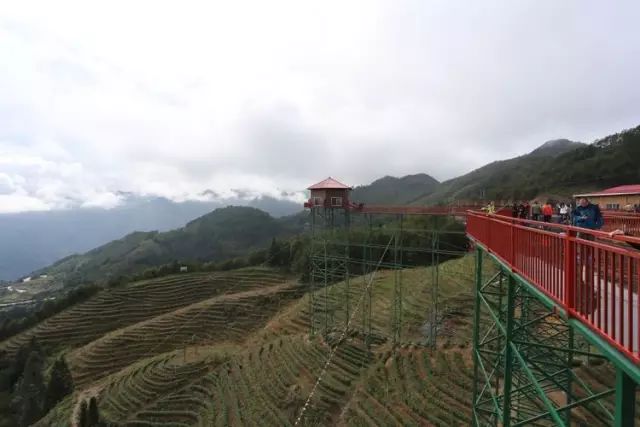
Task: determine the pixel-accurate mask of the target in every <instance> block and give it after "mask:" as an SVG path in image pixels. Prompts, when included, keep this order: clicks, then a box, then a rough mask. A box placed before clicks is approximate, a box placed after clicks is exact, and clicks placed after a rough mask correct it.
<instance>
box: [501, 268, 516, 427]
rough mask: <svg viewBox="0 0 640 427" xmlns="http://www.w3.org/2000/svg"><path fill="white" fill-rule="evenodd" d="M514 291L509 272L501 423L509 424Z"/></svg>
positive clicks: (507, 425) (507, 426)
mask: <svg viewBox="0 0 640 427" xmlns="http://www.w3.org/2000/svg"><path fill="white" fill-rule="evenodd" d="M515 293H516V281H515V279H514V277H513V275H511V274H509V278H508V280H507V313H506V318H507V319H506V321H507V327H506V334H505V335H506V336H505V342H504V345H505V356H504V358H505V361H504V363H505V367H504V384H503V387H504V411H503V413H502V425H503V426H504V427H509V426H510V425H511V385H512V381H513V346H512V345H511V344H512V342H513V324H514V321H515V319H514V313H515Z"/></svg>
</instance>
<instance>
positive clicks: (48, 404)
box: [45, 357, 73, 411]
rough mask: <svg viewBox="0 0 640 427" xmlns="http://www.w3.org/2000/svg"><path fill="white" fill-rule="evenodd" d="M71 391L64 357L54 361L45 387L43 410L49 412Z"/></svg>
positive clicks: (71, 385)
mask: <svg viewBox="0 0 640 427" xmlns="http://www.w3.org/2000/svg"><path fill="white" fill-rule="evenodd" d="M72 391H73V378H72V377H71V371H69V367H68V366H67V362H66V361H65V359H64V357H61V358H60V359H58V360H56V361H55V363H54V364H53V367H52V368H51V377H50V379H49V385H48V386H47V394H46V399H45V408H46V410H47V411H49V410H50V409H51V408H53V407H54V406H56V404H57V403H58V402H60V401H61V400H62V399H63V398H64V397H65V396H67V395H68V394H70V393H71V392H72Z"/></svg>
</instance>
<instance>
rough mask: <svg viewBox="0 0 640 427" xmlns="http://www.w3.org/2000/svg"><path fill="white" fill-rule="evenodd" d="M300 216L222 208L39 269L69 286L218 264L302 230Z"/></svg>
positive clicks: (136, 233)
mask: <svg viewBox="0 0 640 427" xmlns="http://www.w3.org/2000/svg"><path fill="white" fill-rule="evenodd" d="M301 229H302V222H301V221H299V219H298V218H297V217H284V218H279V219H275V218H273V217H271V216H270V215H269V214H267V213H266V212H263V211H261V210H259V209H255V208H250V207H239V206H229V207H226V208H220V209H216V210H214V211H213V212H211V213H208V214H206V215H204V216H201V217H200V218H197V219H195V220H193V221H191V222H189V223H188V224H187V225H186V226H184V227H183V228H179V229H176V230H172V231H167V232H156V231H153V232H135V233H131V234H129V235H127V236H125V237H123V238H122V239H119V240H114V241H113V242H110V243H107V244H106V245H103V246H100V247H98V248H96V249H93V250H91V251H89V252H87V253H85V254H82V255H74V256H71V257H67V258H65V259H62V260H60V261H58V262H57V263H55V264H53V265H52V266H50V267H47V268H45V269H43V270H40V271H38V272H36V274H41V273H46V274H48V275H50V276H54V277H55V278H56V279H58V280H59V281H62V282H63V283H65V284H81V283H85V282H98V283H105V282H107V281H109V279H110V278H116V277H118V276H121V275H131V274H136V273H141V272H143V271H144V270H145V269H147V268H150V267H157V266H160V265H163V264H169V263H172V262H182V263H189V262H194V261H195V262H218V261H222V260H225V259H229V258H233V257H238V256H244V255H246V254H247V253H248V252H249V251H250V250H252V249H257V248H265V247H266V246H268V244H269V243H270V242H271V240H272V239H273V238H274V237H286V236H291V235H294V234H296V233H298V232H300V231H301Z"/></svg>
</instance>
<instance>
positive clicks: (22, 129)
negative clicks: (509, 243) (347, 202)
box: [0, 0, 640, 211]
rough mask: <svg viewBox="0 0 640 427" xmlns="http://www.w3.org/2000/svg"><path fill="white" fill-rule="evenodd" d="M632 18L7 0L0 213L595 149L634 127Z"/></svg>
mask: <svg viewBox="0 0 640 427" xmlns="http://www.w3.org/2000/svg"><path fill="white" fill-rule="evenodd" d="M639 11H640V6H639V5H638V4H637V2H631V1H629V2H620V3H618V4H617V7H616V8H612V7H609V6H608V5H606V4H603V3H601V2H596V1H587V2H584V1H577V0H576V1H568V2H562V3H557V2H549V3H540V2H536V1H524V2H483V3H482V4H465V5H464V7H461V6H459V5H457V4H455V3H451V2H426V3H425V2H418V1H406V2H401V3H398V2H391V1H387V2H383V1H354V2H338V1H325V2H321V3H316V4H310V3H308V2H299V1H293V0H290V1H275V2H260V1H255V2H249V1H239V2H211V1H186V2H180V3H179V4H178V3H169V2H166V3H165V2H152V1H139V2H124V1H112V2H108V3H104V4H96V3H94V2H82V1H59V2H43V3H41V4H39V5H38V6H37V7H34V5H33V4H29V2H4V3H3V4H2V5H0V57H1V58H7V59H8V60H6V61H3V63H2V64H1V65H0V123H2V127H0V194H4V195H5V196H6V195H11V196H12V197H13V198H12V199H6V201H5V202H4V203H3V206H5V205H6V204H7V203H14V204H15V205H12V206H11V207H9V208H3V209H0V211H1V210H4V211H7V210H9V209H10V210H20V209H33V208H34V206H36V205H35V204H34V203H33V202H32V199H34V200H37V201H38V203H40V205H38V206H40V207H43V206H44V207H45V208H52V209H53V208H60V207H69V206H77V205H84V206H96V205H98V206H113V205H114V204H117V203H118V202H119V200H120V199H119V196H118V194H119V193H118V192H119V191H132V192H135V193H140V194H154V195H162V196H166V197H169V198H173V199H176V200H184V199H194V198H200V197H202V194H203V192H204V191H205V190H207V189H211V190H213V191H215V192H216V193H218V194H221V195H232V194H235V193H234V191H233V190H234V189H241V190H243V191H248V192H249V193H251V194H262V193H264V194H269V195H273V196H275V197H278V196H279V195H280V194H281V193H282V192H283V191H284V192H291V191H294V192H295V191H299V190H301V189H304V188H305V187H306V186H307V185H308V184H309V183H312V182H314V181H316V180H319V179H322V178H324V177H325V176H327V175H333V176H337V177H340V178H341V179H342V180H344V181H346V182H348V183H350V184H362V183H366V182H369V181H371V180H373V179H375V178H377V177H379V176H381V175H385V174H396V175H402V174H407V173H415V172H427V173H430V174H432V175H434V176H435V177H436V178H439V179H445V178H450V177H452V176H455V175H457V174H460V173H463V172H466V171H468V170H471V169H473V168H476V167H478V166H480V165H482V164H484V163H486V162H489V161H492V160H494V159H497V158H505V157H509V156H513V155H517V154H521V153H524V152H526V151H529V150H531V149H533V148H534V147H535V146H537V145H539V144H541V143H542V142H544V141H545V140H548V139H553V138H558V137H569V138H573V139H578V140H584V141H590V140H592V139H594V138H596V137H599V136H603V135H606V134H607V133H609V132H614V131H617V130H619V129H622V128H626V127H630V126H634V125H637V124H638V123H637V122H636V121H637V120H638V105H640V88H639V87H638V85H637V84H636V78H637V75H639V74H640V60H639V59H638V58H640V37H639V34H638V30H637V25H636V23H635V16H637V12H639ZM9 58H10V59H9ZM20 206H22V207H20Z"/></svg>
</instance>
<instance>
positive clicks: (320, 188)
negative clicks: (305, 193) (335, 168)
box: [305, 177, 352, 208]
mask: <svg viewBox="0 0 640 427" xmlns="http://www.w3.org/2000/svg"><path fill="white" fill-rule="evenodd" d="M307 190H310V191H311V197H310V198H309V201H308V202H307V203H305V206H306V207H318V206H322V207H325V208H348V207H349V192H350V191H351V190H352V188H351V187H349V186H348V185H345V184H343V183H341V182H340V181H338V180H335V179H333V178H331V177H329V178H327V179H325V180H322V181H320V182H318V183H317V184H313V185H312V186H310V187H309V188H307Z"/></svg>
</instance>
